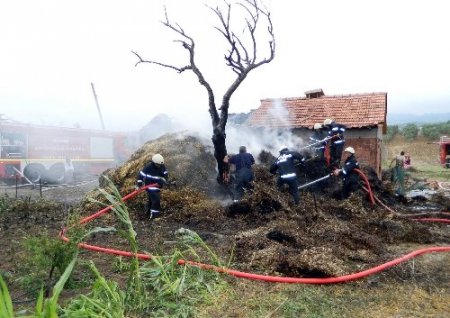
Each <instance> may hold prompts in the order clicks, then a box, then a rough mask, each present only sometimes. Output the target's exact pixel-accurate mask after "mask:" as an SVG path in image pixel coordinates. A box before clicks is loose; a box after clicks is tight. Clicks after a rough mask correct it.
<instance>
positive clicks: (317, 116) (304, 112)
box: [247, 93, 387, 128]
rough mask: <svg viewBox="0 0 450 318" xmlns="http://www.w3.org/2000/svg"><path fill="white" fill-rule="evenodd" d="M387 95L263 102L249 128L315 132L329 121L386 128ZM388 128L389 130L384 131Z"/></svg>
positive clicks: (249, 120) (253, 115) (252, 115)
mask: <svg viewBox="0 0 450 318" xmlns="http://www.w3.org/2000/svg"><path fill="white" fill-rule="evenodd" d="M386 111H387V93H367V94H353V95H334V96H321V97H318V98H306V97H294V98H280V99H263V100H261V106H260V107H259V108H258V109H256V110H254V111H252V112H251V113H250V115H249V118H248V120H247V124H249V125H251V126H255V127H272V128H312V127H313V126H314V124H315V123H323V120H324V119H326V118H331V119H334V120H335V121H336V122H338V123H340V124H343V125H345V126H347V128H361V127H370V126H377V125H378V124H383V125H384V126H385V125H386ZM384 128H385V127H384Z"/></svg>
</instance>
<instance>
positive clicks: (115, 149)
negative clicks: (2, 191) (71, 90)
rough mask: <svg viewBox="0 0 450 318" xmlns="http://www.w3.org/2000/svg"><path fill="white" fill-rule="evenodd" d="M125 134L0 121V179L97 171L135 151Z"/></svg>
mask: <svg viewBox="0 0 450 318" xmlns="http://www.w3.org/2000/svg"><path fill="white" fill-rule="evenodd" d="M132 138H133V137H132V136H130V134H128V133H123V132H112V131H104V130H90V129H81V128H67V127H53V126H39V125H30V124H22V123H13V122H0V181H2V182H4V183H7V184H11V183H14V182H16V180H17V179H20V180H21V181H23V180H24V179H25V180H26V181H27V182H31V183H39V182H48V183H62V182H64V180H65V177H66V173H67V171H71V172H73V174H74V175H75V176H76V175H77V174H99V173H101V172H102V171H104V170H106V169H108V168H112V167H114V166H116V165H117V164H118V163H120V162H122V161H125V160H127V159H128V157H129V156H130V155H131V153H132V151H133V150H134V149H133V147H132V140H133V139H132Z"/></svg>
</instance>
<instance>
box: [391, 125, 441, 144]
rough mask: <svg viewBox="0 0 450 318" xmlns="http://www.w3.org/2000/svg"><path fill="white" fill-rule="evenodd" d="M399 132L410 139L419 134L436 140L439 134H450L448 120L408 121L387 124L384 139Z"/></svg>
mask: <svg viewBox="0 0 450 318" xmlns="http://www.w3.org/2000/svg"><path fill="white" fill-rule="evenodd" d="M397 134H400V135H402V136H403V137H405V139H406V140H408V141H412V140H414V139H416V137H417V136H418V135H419V134H420V135H422V136H424V137H425V138H427V139H428V140H431V141H437V140H438V139H439V138H440V137H441V136H450V120H449V121H446V122H441V123H433V124H422V125H418V124H415V123H408V124H405V125H401V126H400V125H388V127H387V132H386V134H385V135H384V140H386V141H390V140H392V138H394V136H395V135H397Z"/></svg>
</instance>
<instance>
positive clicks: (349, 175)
mask: <svg viewBox="0 0 450 318" xmlns="http://www.w3.org/2000/svg"><path fill="white" fill-rule="evenodd" d="M344 153H345V154H346V155H347V158H346V159H345V163H344V166H343V167H342V169H335V170H334V171H333V174H334V175H335V176H341V177H342V181H343V182H342V198H343V199H347V198H348V197H349V196H350V194H351V193H352V192H355V191H356V190H358V187H359V183H358V180H359V176H358V173H357V172H356V171H355V169H357V168H359V163H358V161H357V160H356V157H355V149H354V148H353V147H347V148H345V150H344Z"/></svg>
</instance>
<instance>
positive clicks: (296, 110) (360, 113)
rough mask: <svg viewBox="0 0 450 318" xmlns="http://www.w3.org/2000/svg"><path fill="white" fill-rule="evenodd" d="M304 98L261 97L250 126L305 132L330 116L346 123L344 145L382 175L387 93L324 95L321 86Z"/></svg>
mask: <svg viewBox="0 0 450 318" xmlns="http://www.w3.org/2000/svg"><path fill="white" fill-rule="evenodd" d="M305 95H306V96H305V97H292V98H278V99H263V100H261V105H260V107H259V108H258V109H256V110H254V111H253V112H251V113H250V116H249V118H248V120H247V124H248V125H250V126H252V127H266V128H274V129H292V130H293V132H294V133H297V134H304V133H305V131H306V130H311V129H312V128H313V126H314V124H315V123H323V121H324V119H326V118H331V119H334V120H335V121H336V122H338V123H340V124H343V125H345V126H346V134H345V140H346V147H348V146H352V147H353V148H355V150H356V153H357V158H358V161H359V162H360V163H361V164H363V165H369V166H371V167H372V168H374V169H375V171H376V172H377V174H378V176H381V164H382V143H383V134H385V133H386V129H387V124H386V113H387V93H364V94H352V95H333V96H327V95H325V94H324V92H323V91H322V89H316V90H311V91H307V92H305Z"/></svg>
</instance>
